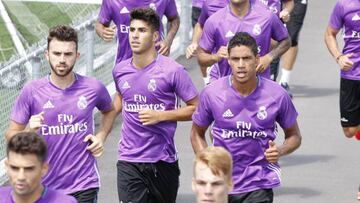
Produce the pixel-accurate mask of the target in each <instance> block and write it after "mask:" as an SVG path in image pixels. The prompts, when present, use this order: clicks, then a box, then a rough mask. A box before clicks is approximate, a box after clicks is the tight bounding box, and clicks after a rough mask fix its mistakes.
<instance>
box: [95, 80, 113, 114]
mask: <svg viewBox="0 0 360 203" xmlns="http://www.w3.org/2000/svg"><path fill="white" fill-rule="evenodd" d="M96 95H97V100H96V108H97V109H99V110H100V111H109V110H111V109H112V101H111V97H110V94H109V92H108V91H107V89H106V87H105V86H104V85H103V84H102V83H101V82H99V84H98V89H97V93H96Z"/></svg>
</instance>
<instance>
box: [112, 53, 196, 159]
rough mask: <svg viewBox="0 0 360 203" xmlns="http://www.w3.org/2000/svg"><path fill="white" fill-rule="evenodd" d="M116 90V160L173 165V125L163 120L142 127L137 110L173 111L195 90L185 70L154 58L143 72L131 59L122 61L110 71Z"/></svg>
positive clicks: (194, 93) (161, 59) (160, 57)
mask: <svg viewBox="0 0 360 203" xmlns="http://www.w3.org/2000/svg"><path fill="white" fill-rule="evenodd" d="M113 77H114V81H115V84H116V89H117V91H118V92H119V93H120V95H121V96H122V116H123V124H122V129H121V136H122V137H121V140H120V142H119V150H118V152H119V156H118V158H119V160H123V161H129V162H145V163H154V162H157V161H159V160H162V161H166V162H174V161H176V160H177V152H176V148H175V144H174V133H175V129H176V122H174V121H165V122H160V123H158V124H156V125H149V126H144V125H142V123H141V122H140V121H139V113H138V112H139V110H141V109H152V110H155V111H166V110H173V109H176V108H178V107H179V102H180V101H179V97H180V98H181V99H182V100H183V101H185V102H187V101H189V100H191V99H193V98H195V97H196V96H197V90H196V88H195V86H194V84H193V83H192V81H191V78H190V76H189V75H188V73H187V71H186V70H185V68H184V67H183V66H182V65H180V64H178V63H176V62H175V61H174V60H172V59H170V58H168V57H165V56H161V55H158V57H157V59H156V60H154V61H153V62H152V63H151V64H149V65H148V66H147V67H145V68H143V69H138V68H135V67H134V65H133V64H132V59H128V60H125V61H122V62H121V63H119V64H118V65H116V67H115V68H114V70H113Z"/></svg>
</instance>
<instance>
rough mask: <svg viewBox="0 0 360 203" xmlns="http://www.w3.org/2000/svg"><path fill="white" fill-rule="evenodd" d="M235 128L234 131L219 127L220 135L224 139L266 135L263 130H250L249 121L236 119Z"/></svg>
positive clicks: (254, 137)
mask: <svg viewBox="0 0 360 203" xmlns="http://www.w3.org/2000/svg"><path fill="white" fill-rule="evenodd" d="M236 128H237V130H236V131H234V130H229V129H221V137H222V138H224V139H230V138H245V137H252V138H253V139H256V138H261V137H263V138H265V137H267V134H266V132H265V131H256V130H251V123H248V122H245V121H237V122H236Z"/></svg>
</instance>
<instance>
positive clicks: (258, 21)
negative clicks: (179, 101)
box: [199, 1, 288, 80]
mask: <svg viewBox="0 0 360 203" xmlns="http://www.w3.org/2000/svg"><path fill="white" fill-rule="evenodd" d="M237 32H247V33H249V34H250V35H251V36H252V37H254V38H255V40H256V42H257V45H258V50H259V54H260V56H264V55H266V54H267V53H268V52H269V51H270V44H271V39H274V40H276V41H281V40H284V39H286V38H287V37H288V32H287V29H286V28H285V26H284V24H283V23H282V22H281V21H280V19H279V18H278V17H277V16H276V15H275V14H273V13H272V12H271V11H270V10H268V9H267V8H265V7H264V6H260V5H259V3H254V1H251V7H250V10H249V12H248V14H247V15H246V16H244V17H243V19H239V18H238V17H237V16H235V14H233V13H232V12H231V10H230V6H226V7H225V8H222V9H220V10H219V11H217V12H216V13H214V14H213V15H212V16H210V18H209V19H208V20H207V21H206V22H205V25H204V29H203V34H202V36H201V39H200V43H199V46H200V47H201V48H202V49H204V50H205V51H208V52H211V53H216V52H217V51H218V50H219V49H220V47H221V46H227V44H228V42H229V41H230V39H231V38H232V37H233V36H234V35H235V33H237ZM230 73H231V68H230V66H229V64H228V61H227V60H226V59H222V60H221V61H219V62H218V63H217V65H216V64H215V66H214V68H213V69H212V70H211V73H210V77H211V78H212V80H213V79H214V78H215V79H218V78H221V77H224V76H226V75H230ZM260 75H261V76H263V77H266V78H270V69H269V68H267V69H266V70H265V71H264V72H263V73H262V74H260Z"/></svg>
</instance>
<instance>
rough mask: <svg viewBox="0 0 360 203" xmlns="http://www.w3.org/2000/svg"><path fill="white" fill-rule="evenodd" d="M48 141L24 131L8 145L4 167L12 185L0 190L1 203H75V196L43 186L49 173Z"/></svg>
mask: <svg viewBox="0 0 360 203" xmlns="http://www.w3.org/2000/svg"><path fill="white" fill-rule="evenodd" d="M46 158H47V148H46V144H45V141H44V140H43V139H42V138H41V137H40V136H38V135H37V134H36V133H34V132H21V133H18V134H16V135H15V136H13V137H12V138H11V139H10V140H9V142H8V143H7V148H6V160H5V168H6V173H7V175H8V177H9V182H10V185H11V186H7V187H1V188H0V197H1V200H0V202H1V203H14V202H31V203H32V202H36V203H48V202H62V203H76V202H77V201H76V199H75V198H74V197H72V196H68V195H65V194H63V193H60V192H58V191H55V190H52V189H49V188H47V187H46V186H44V185H43V184H42V183H41V177H43V176H44V175H45V174H46V173H47V171H48V167H49V166H48V164H47V162H46Z"/></svg>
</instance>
